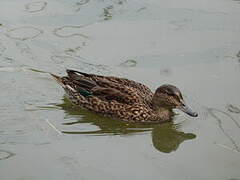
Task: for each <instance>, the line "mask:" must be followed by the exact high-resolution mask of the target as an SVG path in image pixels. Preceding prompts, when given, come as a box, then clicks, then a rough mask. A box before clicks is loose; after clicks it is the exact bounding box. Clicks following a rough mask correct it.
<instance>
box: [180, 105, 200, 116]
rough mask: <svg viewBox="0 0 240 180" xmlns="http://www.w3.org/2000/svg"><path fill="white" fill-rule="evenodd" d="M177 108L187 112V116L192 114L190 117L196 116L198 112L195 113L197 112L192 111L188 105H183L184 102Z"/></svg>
mask: <svg viewBox="0 0 240 180" xmlns="http://www.w3.org/2000/svg"><path fill="white" fill-rule="evenodd" d="M177 109H179V110H181V111H183V112H185V113H186V114H188V115H189V116H192V117H197V116H198V113H197V112H194V111H193V110H192V109H191V108H190V107H188V106H187V105H185V104H183V105H181V106H179V107H177Z"/></svg>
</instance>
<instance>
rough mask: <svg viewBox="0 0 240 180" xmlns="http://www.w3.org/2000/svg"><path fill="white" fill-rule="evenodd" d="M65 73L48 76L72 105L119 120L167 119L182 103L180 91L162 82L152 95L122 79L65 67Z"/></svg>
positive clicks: (139, 86) (143, 86)
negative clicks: (65, 74)
mask: <svg viewBox="0 0 240 180" xmlns="http://www.w3.org/2000/svg"><path fill="white" fill-rule="evenodd" d="M67 74H68V76H66V77H59V76H56V75H53V74H51V75H52V76H53V77H54V78H55V80H56V81H57V82H58V83H59V84H60V85H61V86H62V87H63V88H64V89H65V91H66V93H67V95H68V97H69V99H70V100H71V101H72V102H73V103H74V104H76V105H78V106H80V107H81V108H85V109H88V110H90V111H93V112H96V113H99V114H103V115H105V116H109V117H113V118H117V119H121V120H123V121H127V122H152V123H154V122H165V121H169V120H171V118H172V116H173V112H172V109H173V108H176V107H178V106H181V104H184V101H183V99H182V95H181V93H180V91H179V90H178V89H177V88H176V87H175V86H172V85H163V86H161V87H159V88H158V89H157V90H156V92H155V94H153V93H152V91H151V90H150V89H149V88H148V87H147V86H145V85H143V84H141V83H138V82H135V81H132V80H128V79H125V78H118V77H112V76H99V75H94V74H86V73H82V72H78V71H74V70H67Z"/></svg>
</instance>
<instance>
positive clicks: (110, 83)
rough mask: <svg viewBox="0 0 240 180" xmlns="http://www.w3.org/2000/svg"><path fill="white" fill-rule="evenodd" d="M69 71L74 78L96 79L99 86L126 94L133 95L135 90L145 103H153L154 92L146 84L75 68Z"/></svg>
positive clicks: (69, 74)
mask: <svg viewBox="0 0 240 180" xmlns="http://www.w3.org/2000/svg"><path fill="white" fill-rule="evenodd" d="M67 73H68V76H69V77H71V78H72V79H76V80H77V79H84V78H85V79H87V80H91V81H94V82H95V83H96V84H98V85H99V86H103V87H109V88H113V89H117V90H118V91H120V92H122V93H124V94H128V93H130V95H132V93H133V92H134V94H137V95H138V96H140V97H141V98H142V100H143V101H145V103H147V104H150V103H151V100H152V97H153V93H152V91H151V90H150V88H148V87H147V86H145V85H144V84H141V83H139V82H136V81H133V80H129V79H126V78H119V77H114V76H101V75H95V74H87V73H83V72H79V71H75V70H67ZM132 96H133V95H132Z"/></svg>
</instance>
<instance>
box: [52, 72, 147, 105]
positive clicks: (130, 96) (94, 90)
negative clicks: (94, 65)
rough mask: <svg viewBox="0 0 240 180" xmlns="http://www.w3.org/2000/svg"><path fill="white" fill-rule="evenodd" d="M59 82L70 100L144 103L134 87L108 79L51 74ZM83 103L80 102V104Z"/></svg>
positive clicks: (73, 74) (72, 74)
mask: <svg viewBox="0 0 240 180" xmlns="http://www.w3.org/2000/svg"><path fill="white" fill-rule="evenodd" d="M51 75H52V76H53V77H54V78H55V79H56V80H57V82H58V83H59V84H60V85H61V86H62V87H63V88H64V89H65V91H66V92H67V94H68V95H69V98H70V99H71V100H72V101H73V102H75V101H76V100H73V99H74V97H78V96H82V99H85V100H86V101H87V100H88V97H93V96H94V97H97V98H99V99H101V100H102V101H108V102H110V101H116V102H118V103H122V104H129V105H131V104H139V103H143V101H144V100H143V99H142V97H141V96H140V95H139V94H138V93H137V92H136V91H135V89H134V88H132V87H127V86H122V85H119V84H117V83H113V82H110V81H108V80H106V79H99V80H98V81H94V79H92V78H89V77H86V76H79V75H76V74H75V73H68V76H66V77H59V76H56V75H54V74H51ZM80 103H81V102H78V104H80Z"/></svg>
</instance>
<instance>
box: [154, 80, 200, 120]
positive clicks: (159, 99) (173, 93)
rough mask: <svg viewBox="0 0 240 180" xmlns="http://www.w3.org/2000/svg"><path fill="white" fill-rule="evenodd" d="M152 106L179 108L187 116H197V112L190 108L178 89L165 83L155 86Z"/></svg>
mask: <svg viewBox="0 0 240 180" xmlns="http://www.w3.org/2000/svg"><path fill="white" fill-rule="evenodd" d="M152 102H153V106H154V108H156V109H158V108H165V109H170V110H171V109H174V108H176V109H179V110H181V111H183V112H185V113H186V114H188V115H189V116H192V117H197V116H198V114H197V113H196V112H194V111H193V110H191V108H190V107H188V106H187V105H186V103H185V101H184V100H183V97H182V94H181V92H180V90H179V89H178V88H177V87H176V86H173V85H169V84H165V85H162V86H160V87H159V88H157V90H156V92H155V94H154V96H153V101H152Z"/></svg>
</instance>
